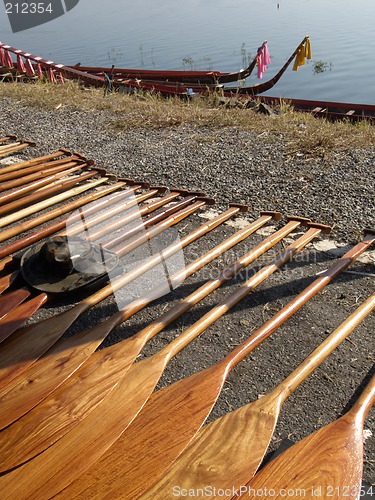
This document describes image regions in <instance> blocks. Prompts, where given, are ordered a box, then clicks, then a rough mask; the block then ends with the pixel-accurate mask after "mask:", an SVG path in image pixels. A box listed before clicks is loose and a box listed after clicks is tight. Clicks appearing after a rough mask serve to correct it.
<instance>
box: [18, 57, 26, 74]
mask: <svg viewBox="0 0 375 500" xmlns="http://www.w3.org/2000/svg"><path fill="white" fill-rule="evenodd" d="M17 69H18V71H21V72H22V73H26V68H25V64H24V62H23V59H22V57H21V56H20V55H19V54H18V55H17Z"/></svg>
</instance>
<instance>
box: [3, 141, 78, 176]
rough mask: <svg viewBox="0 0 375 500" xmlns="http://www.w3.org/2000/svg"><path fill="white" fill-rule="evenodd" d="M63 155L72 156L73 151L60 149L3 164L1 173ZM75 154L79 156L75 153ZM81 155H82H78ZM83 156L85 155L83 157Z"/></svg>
mask: <svg viewBox="0 0 375 500" xmlns="http://www.w3.org/2000/svg"><path fill="white" fill-rule="evenodd" d="M61 156H72V153H71V152H70V151H68V150H67V149H63V148H61V149H59V150H57V151H55V152H54V153H49V154H48V155H44V156H38V157H36V158H32V159H31V160H26V161H20V162H15V163H12V164H11V165H6V166H1V167H0V175H2V174H3V173H8V172H14V171H15V170H20V169H22V168H26V167H30V166H31V165H38V164H41V163H43V164H45V163H47V162H49V161H52V160H55V159H56V158H60V157H61ZM75 156H77V155H76V154H75ZM78 156H80V157H81V155H78ZM82 158H83V157H82Z"/></svg>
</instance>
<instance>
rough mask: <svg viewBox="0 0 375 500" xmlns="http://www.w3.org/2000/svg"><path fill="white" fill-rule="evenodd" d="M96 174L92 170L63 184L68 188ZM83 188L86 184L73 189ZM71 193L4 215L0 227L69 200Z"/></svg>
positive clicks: (66, 192) (70, 191)
mask: <svg viewBox="0 0 375 500" xmlns="http://www.w3.org/2000/svg"><path fill="white" fill-rule="evenodd" d="M97 174H98V172H97V171H95V170H92V171H90V172H85V173H83V174H81V175H79V176H77V178H75V179H74V180H69V181H65V182H66V185H67V186H68V187H69V186H72V185H74V184H77V183H79V182H82V181H85V180H88V179H90V178H91V177H94V176H95V175H97ZM102 179H105V180H106V181H107V180H108V177H102ZM102 179H99V180H102ZM85 186H86V184H85V185H83V186H78V187H77V188H75V189H77V190H78V191H79V190H80V189H81V188H82V187H85ZM72 193H73V191H72V190H68V191H64V192H63V193H60V194H57V195H55V196H52V197H51V198H47V199H46V200H42V201H39V202H38V203H35V204H34V205H32V206H30V207H26V208H23V209H21V210H18V211H17V212H16V213H13V214H9V215H6V216H4V217H2V218H0V227H4V226H7V225H8V224H12V223H14V222H17V221H19V220H21V219H23V218H24V217H27V216H29V215H33V214H35V213H37V212H39V211H40V210H44V209H45V208H48V207H50V206H52V205H55V204H57V203H60V202H61V201H64V200H66V199H67V198H69V197H70V196H72ZM73 194H74V193H73Z"/></svg>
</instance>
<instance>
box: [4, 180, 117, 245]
mask: <svg viewBox="0 0 375 500" xmlns="http://www.w3.org/2000/svg"><path fill="white" fill-rule="evenodd" d="M107 181H108V177H101V178H100V179H96V180H95V179H94V180H91V181H90V182H87V183H85V184H83V185H82V186H78V187H75V188H73V189H70V190H69V191H67V192H66V193H62V194H59V195H56V196H54V197H52V198H50V199H49V200H46V201H43V202H40V203H36V204H35V205H34V206H33V207H32V208H33V210H29V209H27V210H19V211H18V212H17V214H15V215H14V217H12V220H10V218H8V219H7V220H6V223H7V224H10V223H11V222H17V221H19V220H21V219H22V218H23V217H26V216H28V215H33V214H34V213H36V212H38V211H39V210H44V209H45V208H48V207H50V206H52V205H54V204H57V203H60V202H62V201H65V200H67V199H68V198H71V197H73V196H77V195H79V194H81V193H84V192H85V191H88V190H89V189H93V188H95V187H97V186H99V185H100V184H104V183H105V182H107ZM108 189H109V192H110V191H113V190H115V189H118V185H117V187H115V188H114V186H108ZM95 196H96V197H97V198H100V197H101V196H103V194H102V193H98V192H97V193H92V199H93V200H94V199H95ZM81 201H82V200H75V201H74V202H72V204H71V205H70V207H71V206H74V205H76V206H81ZM70 210H71V208H68V207H67V205H64V206H63V207H59V208H56V209H54V210H51V211H50V212H47V213H45V214H41V215H39V216H37V217H34V218H33V219H31V220H28V221H26V222H21V223H20V224H17V225H16V226H14V227H11V228H9V229H5V230H3V231H1V232H0V242H2V241H6V240H7V239H8V238H11V237H13V236H17V235H18V234H20V233H22V232H23V231H25V230H26V229H31V228H34V227H36V226H38V225H39V224H42V223H43V222H46V221H49V220H51V219H53V218H55V217H57V216H58V215H61V214H63V213H67V212H68V211H70ZM0 222H4V219H3V220H2V221H0ZM4 223H5V222H4Z"/></svg>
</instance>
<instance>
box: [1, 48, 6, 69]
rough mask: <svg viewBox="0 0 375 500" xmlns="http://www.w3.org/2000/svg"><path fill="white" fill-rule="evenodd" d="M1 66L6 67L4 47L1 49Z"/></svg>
mask: <svg viewBox="0 0 375 500" xmlns="http://www.w3.org/2000/svg"><path fill="white" fill-rule="evenodd" d="M0 66H5V55H4V49H3V48H2V47H0Z"/></svg>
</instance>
